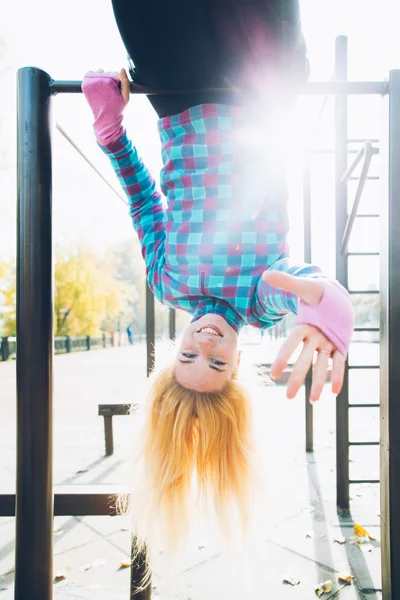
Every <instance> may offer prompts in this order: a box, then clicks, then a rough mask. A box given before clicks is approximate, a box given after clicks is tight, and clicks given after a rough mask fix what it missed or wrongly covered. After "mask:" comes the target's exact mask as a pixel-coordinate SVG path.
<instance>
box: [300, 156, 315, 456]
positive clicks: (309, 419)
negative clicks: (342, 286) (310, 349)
mask: <svg viewBox="0 0 400 600" xmlns="http://www.w3.org/2000/svg"><path fill="white" fill-rule="evenodd" d="M303 227H304V260H305V262H306V263H310V264H311V263H312V246H311V244H312V221H311V155H310V153H309V152H307V153H306V157H305V160H304V165H303ZM311 384H312V369H310V370H309V372H308V373H307V377H306V381H305V389H304V395H305V426H306V427H305V429H306V431H305V433H306V435H305V441H306V452H313V450H314V410H313V406H312V404H311V403H310V393H311Z"/></svg>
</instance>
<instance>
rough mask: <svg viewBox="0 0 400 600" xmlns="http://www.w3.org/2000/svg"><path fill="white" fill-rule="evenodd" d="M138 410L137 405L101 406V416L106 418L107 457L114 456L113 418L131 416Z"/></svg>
mask: <svg viewBox="0 0 400 600" xmlns="http://www.w3.org/2000/svg"><path fill="white" fill-rule="evenodd" d="M136 409H137V404H133V405H132V404H99V416H100V417H104V438H105V445H106V455H107V456H112V455H113V454H114V432H113V422H112V419H113V417H118V416H126V415H130V414H131V412H134V411H135V410H136Z"/></svg>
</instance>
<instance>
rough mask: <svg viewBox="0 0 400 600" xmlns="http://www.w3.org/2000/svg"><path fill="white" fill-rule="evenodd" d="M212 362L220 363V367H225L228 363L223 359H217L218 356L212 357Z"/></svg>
mask: <svg viewBox="0 0 400 600" xmlns="http://www.w3.org/2000/svg"><path fill="white" fill-rule="evenodd" d="M211 362H212V363H214V365H218V366H219V367H224V366H225V365H226V363H224V362H222V361H221V360H217V359H216V358H212V359H211Z"/></svg>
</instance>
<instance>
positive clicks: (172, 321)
mask: <svg viewBox="0 0 400 600" xmlns="http://www.w3.org/2000/svg"><path fill="white" fill-rule="evenodd" d="M168 325H169V339H170V340H174V339H175V336H176V311H175V310H174V309H173V308H170V309H169V323H168Z"/></svg>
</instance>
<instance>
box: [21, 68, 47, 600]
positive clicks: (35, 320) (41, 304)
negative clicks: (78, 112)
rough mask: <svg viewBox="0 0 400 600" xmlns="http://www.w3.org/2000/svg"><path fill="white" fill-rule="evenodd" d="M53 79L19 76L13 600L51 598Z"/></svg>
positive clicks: (36, 73) (33, 73)
mask: <svg viewBox="0 0 400 600" xmlns="http://www.w3.org/2000/svg"><path fill="white" fill-rule="evenodd" d="M49 84H50V77H49V76H48V75H47V73H44V72H43V71H40V70H39V69H34V68H31V67H28V68H24V69H20V70H19V71H18V192H17V193H18V208H17V211H18V212H17V490H16V542H15V543H16V550H15V600H32V598H40V600H51V599H52V597H53V473H52V433H53V432H52V420H53V414H52V395H53V365H52V363H53V292H52V232H51V196H52V189H51V184H52V175H51V137H50V104H51V103H50V85H49Z"/></svg>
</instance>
